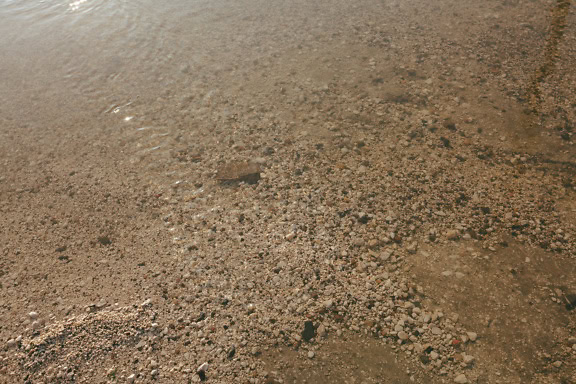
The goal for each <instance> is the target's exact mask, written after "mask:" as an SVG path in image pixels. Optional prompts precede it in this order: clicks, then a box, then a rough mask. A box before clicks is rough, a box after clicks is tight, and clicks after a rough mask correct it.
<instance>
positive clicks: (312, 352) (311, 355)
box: [308, 351, 316, 359]
mask: <svg viewBox="0 0 576 384" xmlns="http://www.w3.org/2000/svg"><path fill="white" fill-rule="evenodd" d="M315 355H316V354H315V353H314V351H310V352H308V358H309V359H313V358H314V356H315Z"/></svg>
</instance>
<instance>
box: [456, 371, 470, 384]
mask: <svg viewBox="0 0 576 384" xmlns="http://www.w3.org/2000/svg"><path fill="white" fill-rule="evenodd" d="M454 382H455V383H458V384H466V383H468V379H467V378H466V375H464V374H463V373H461V374H459V375H457V376H456V377H455V378H454Z"/></svg>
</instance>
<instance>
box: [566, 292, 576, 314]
mask: <svg viewBox="0 0 576 384" xmlns="http://www.w3.org/2000/svg"><path fill="white" fill-rule="evenodd" d="M565 297H566V310H568V311H571V310H573V309H574V308H576V293H569V294H567V295H565Z"/></svg>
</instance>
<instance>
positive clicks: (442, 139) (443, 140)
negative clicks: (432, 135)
mask: <svg viewBox="0 0 576 384" xmlns="http://www.w3.org/2000/svg"><path fill="white" fill-rule="evenodd" d="M440 140H441V141H442V144H444V147H446V148H452V144H450V140H448V139H447V138H445V137H444V136H442V137H441V138H440Z"/></svg>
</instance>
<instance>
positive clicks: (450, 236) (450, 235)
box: [446, 229, 459, 240]
mask: <svg viewBox="0 0 576 384" xmlns="http://www.w3.org/2000/svg"><path fill="white" fill-rule="evenodd" d="M458 236H459V235H458V231H456V230H453V229H452V230H449V231H448V232H446V238H447V239H448V240H458Z"/></svg>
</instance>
